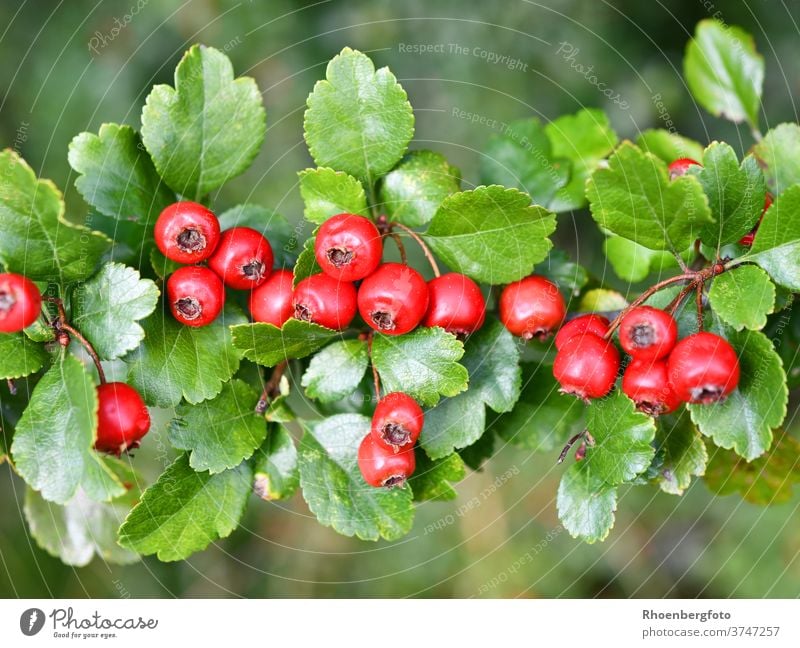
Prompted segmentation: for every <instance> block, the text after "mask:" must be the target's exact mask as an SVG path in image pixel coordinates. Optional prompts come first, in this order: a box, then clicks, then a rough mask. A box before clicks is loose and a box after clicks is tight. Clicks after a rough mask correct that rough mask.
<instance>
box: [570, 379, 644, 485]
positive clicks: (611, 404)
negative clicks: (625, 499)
mask: <svg viewBox="0 0 800 648" xmlns="http://www.w3.org/2000/svg"><path fill="white" fill-rule="evenodd" d="M586 429H587V430H589V434H590V435H591V439H589V440H588V442H587V444H586V459H585V461H586V463H588V464H589V466H590V467H591V470H592V475H593V476H594V477H596V478H597V479H602V480H603V481H605V482H606V483H607V484H609V485H611V486H616V485H617V484H621V483H622V482H626V481H630V480H631V479H633V478H634V477H636V475H638V474H640V473H642V472H644V471H645V470H646V469H647V467H648V466H649V465H650V462H651V461H652V460H653V455H654V454H655V450H654V449H653V446H652V445H651V443H652V441H653V439H654V438H655V434H656V426H655V423H654V421H653V419H652V418H651V417H649V416H647V415H646V414H642V413H641V412H637V411H636V406H635V405H634V403H633V401H632V400H631V399H630V398H628V397H627V396H626V395H625V394H623V393H622V392H621V391H617V390H615V391H614V392H612V393H611V394H610V395H609V396H608V397H606V398H602V399H598V400H594V401H592V404H591V405H589V411H588V413H587V416H586Z"/></svg>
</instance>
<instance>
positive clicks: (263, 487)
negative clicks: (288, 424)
mask: <svg viewBox="0 0 800 648" xmlns="http://www.w3.org/2000/svg"><path fill="white" fill-rule="evenodd" d="M253 471H254V473H255V484H254V486H253V488H254V490H255V492H256V494H257V495H258V496H259V497H260V498H261V499H264V500H283V499H289V498H290V497H291V496H292V495H294V494H295V491H297V487H298V486H299V485H300V473H299V471H298V466H297V448H295V446H294V440H293V439H292V436H291V435H290V434H289V432H288V431H287V430H286V428H284V427H283V426H282V425H270V426H269V431H268V432H267V438H266V439H265V440H264V443H263V444H262V445H261V447H260V448H259V449H258V450H256V453H255V455H253Z"/></svg>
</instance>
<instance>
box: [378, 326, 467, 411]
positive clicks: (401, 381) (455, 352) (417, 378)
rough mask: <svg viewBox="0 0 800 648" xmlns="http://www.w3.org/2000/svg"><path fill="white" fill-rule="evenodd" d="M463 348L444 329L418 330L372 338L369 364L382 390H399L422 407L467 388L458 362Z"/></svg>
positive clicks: (465, 379)
mask: <svg viewBox="0 0 800 648" xmlns="http://www.w3.org/2000/svg"><path fill="white" fill-rule="evenodd" d="M463 355H464V345H463V344H462V343H461V342H459V340H458V339H457V338H456V336H455V335H450V333H446V332H445V330H444V329H441V328H438V327H435V328H418V329H417V330H415V331H412V332H411V333H407V334H406V335H397V336H394V335H376V336H375V339H374V342H373V346H372V362H373V364H374V366H375V368H376V369H377V370H378V374H380V378H381V383H382V386H383V389H384V391H386V392H387V393H388V392H393V391H403V392H405V393H407V394H408V395H409V396H411V397H412V398H414V399H415V400H417V401H419V402H420V403H422V404H423V405H435V404H436V403H437V402H438V401H439V396H440V395H441V396H455V395H456V394H458V393H459V392H462V391H464V390H465V389H466V388H467V377H468V374H467V369H466V368H465V367H464V366H462V365H460V364H459V363H458V361H459V360H460V359H461V356H463Z"/></svg>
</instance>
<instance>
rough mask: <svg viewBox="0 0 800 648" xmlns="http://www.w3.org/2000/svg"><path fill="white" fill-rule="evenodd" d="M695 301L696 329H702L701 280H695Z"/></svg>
mask: <svg viewBox="0 0 800 648" xmlns="http://www.w3.org/2000/svg"><path fill="white" fill-rule="evenodd" d="M696 291H697V292H696V294H695V303H696V304H697V331H698V333H699V332H701V331H702V330H703V282H702V281H698V282H697V288H696Z"/></svg>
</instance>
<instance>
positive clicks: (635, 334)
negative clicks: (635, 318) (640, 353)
mask: <svg viewBox="0 0 800 648" xmlns="http://www.w3.org/2000/svg"><path fill="white" fill-rule="evenodd" d="M630 336H631V342H633V344H634V345H635V346H637V347H640V348H642V349H645V348H647V347H649V346H652V345H653V344H655V343H656V335H655V330H654V329H653V325H652V324H649V323H647V322H642V323H640V324H637V325H636V326H633V327H631V332H630Z"/></svg>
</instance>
